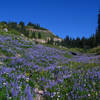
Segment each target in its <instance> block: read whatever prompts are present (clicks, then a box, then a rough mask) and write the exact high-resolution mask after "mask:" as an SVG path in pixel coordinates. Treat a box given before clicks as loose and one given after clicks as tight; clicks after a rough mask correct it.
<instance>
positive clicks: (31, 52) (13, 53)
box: [0, 32, 100, 100]
mask: <svg viewBox="0 0 100 100" xmlns="http://www.w3.org/2000/svg"><path fill="white" fill-rule="evenodd" d="M72 51H73V50H72ZM77 51H78V50H77ZM99 80H100V56H91V55H90V56H87V55H83V54H81V55H76V56H74V55H72V54H70V50H69V49H67V48H64V49H59V48H58V47H50V46H43V45H39V44H38V45H37V44H35V43H34V42H33V41H29V40H28V38H25V36H21V35H15V34H13V33H10V34H8V32H7V33H6V32H3V33H2V34H1V32H0V100H36V99H39V97H40V98H41V100H42V99H43V100H68V99H71V100H92V99H93V100H99V97H100V91H99V90H100V86H99V83H100V82H99Z"/></svg>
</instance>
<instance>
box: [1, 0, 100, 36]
mask: <svg viewBox="0 0 100 100" xmlns="http://www.w3.org/2000/svg"><path fill="white" fill-rule="evenodd" d="M99 8H100V0H1V1H0V21H17V22H19V21H24V22H25V23H27V22H29V21H31V22H33V23H40V25H41V26H42V27H45V28H48V29H49V30H51V31H52V32H54V33H55V34H56V35H58V36H60V37H62V38H64V37H65V36H66V35H69V36H71V37H77V36H79V37H82V36H85V37H89V36H91V34H93V33H95V31H96V28H97V18H98V9H99Z"/></svg>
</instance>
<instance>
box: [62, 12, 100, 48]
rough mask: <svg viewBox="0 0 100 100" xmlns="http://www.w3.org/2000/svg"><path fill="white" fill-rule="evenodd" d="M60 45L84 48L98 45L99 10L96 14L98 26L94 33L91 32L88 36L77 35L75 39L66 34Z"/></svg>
mask: <svg viewBox="0 0 100 100" xmlns="http://www.w3.org/2000/svg"><path fill="white" fill-rule="evenodd" d="M61 45H63V46H65V47H78V48H85V49H87V48H93V47H96V46H100V11H99V14H98V27H97V30H96V33H95V34H93V35H92V36H91V37H90V38H85V37H82V38H79V37H77V38H76V39H74V38H70V37H69V36H66V38H65V39H64V40H63V41H62V43H61Z"/></svg>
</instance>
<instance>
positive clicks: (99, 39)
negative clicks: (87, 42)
mask: <svg viewBox="0 0 100 100" xmlns="http://www.w3.org/2000/svg"><path fill="white" fill-rule="evenodd" d="M96 44H97V45H100V11H99V14H98V28H97V31H96Z"/></svg>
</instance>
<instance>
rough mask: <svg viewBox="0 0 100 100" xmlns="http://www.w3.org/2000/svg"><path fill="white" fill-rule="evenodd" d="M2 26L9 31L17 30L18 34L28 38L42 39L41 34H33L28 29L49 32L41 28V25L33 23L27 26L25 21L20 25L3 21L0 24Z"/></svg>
mask: <svg viewBox="0 0 100 100" xmlns="http://www.w3.org/2000/svg"><path fill="white" fill-rule="evenodd" d="M0 25H1V26H4V27H3V28H8V29H9V30H12V29H13V30H16V31H17V32H20V33H22V34H24V35H25V36H26V37H28V38H39V39H40V38H41V33H40V32H32V31H28V30H27V28H34V29H41V30H47V29H45V28H43V27H41V26H40V24H33V23H32V22H28V24H27V25H25V23H24V22H23V21H20V22H19V24H17V22H6V21H2V22H0Z"/></svg>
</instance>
